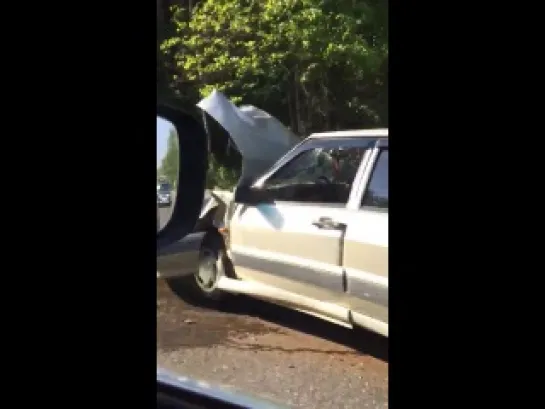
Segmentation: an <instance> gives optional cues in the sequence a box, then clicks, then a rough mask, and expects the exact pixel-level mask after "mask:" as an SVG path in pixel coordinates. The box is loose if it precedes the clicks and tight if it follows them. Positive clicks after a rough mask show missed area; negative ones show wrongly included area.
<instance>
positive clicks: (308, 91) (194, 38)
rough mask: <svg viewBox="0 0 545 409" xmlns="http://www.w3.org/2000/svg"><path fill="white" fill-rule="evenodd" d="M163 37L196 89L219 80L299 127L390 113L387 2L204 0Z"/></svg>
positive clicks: (365, 122)
mask: <svg viewBox="0 0 545 409" xmlns="http://www.w3.org/2000/svg"><path fill="white" fill-rule="evenodd" d="M173 11H174V14H173V24H174V26H175V28H176V35H174V36H172V37H170V38H168V39H167V40H165V41H164V42H163V44H162V50H163V51H164V52H167V53H170V55H171V56H172V57H173V59H174V61H175V64H176V67H177V70H178V73H179V74H180V75H183V76H184V77H185V78H186V80H187V81H190V82H191V83H192V84H194V85H195V86H196V87H197V89H198V91H199V93H200V96H201V97H202V96H206V95H208V94H209V93H210V92H211V90H212V89H214V88H217V89H220V90H222V91H223V92H225V93H226V94H227V95H228V96H229V97H230V98H231V99H232V100H234V101H235V102H244V103H252V104H254V105H257V106H259V107H261V108H263V109H265V110H267V111H269V112H271V113H272V114H273V115H275V116H277V117H279V118H280V119H283V120H284V122H285V123H286V124H289V125H290V126H291V127H292V129H294V130H295V131H296V132H298V133H301V134H307V133H309V132H312V131H315V130H324V129H335V128H348V127H368V126H375V125H384V124H386V121H387V113H386V112H385V108H386V104H385V98H386V93H387V88H386V87H387V82H386V81H385V77H386V75H387V58H388V38H387V18H388V9H387V2H385V1H383V0H382V1H380V0H374V1H373V0H366V1H361V0H360V1H357V0H203V1H201V2H200V3H199V4H198V5H197V6H196V7H195V8H194V9H193V12H192V15H191V18H190V19H187V11H186V10H184V9H182V8H181V7H173Z"/></svg>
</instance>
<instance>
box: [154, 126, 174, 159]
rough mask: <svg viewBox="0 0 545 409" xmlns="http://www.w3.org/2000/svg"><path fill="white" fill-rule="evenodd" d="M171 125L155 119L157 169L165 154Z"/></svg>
mask: <svg viewBox="0 0 545 409" xmlns="http://www.w3.org/2000/svg"><path fill="white" fill-rule="evenodd" d="M171 128H172V125H171V124H170V122H168V121H165V120H164V119H163V118H160V117H157V167H158V168H159V166H161V161H162V160H163V157H164V156H165V154H166V152H167V141H168V135H169V133H170V129H171Z"/></svg>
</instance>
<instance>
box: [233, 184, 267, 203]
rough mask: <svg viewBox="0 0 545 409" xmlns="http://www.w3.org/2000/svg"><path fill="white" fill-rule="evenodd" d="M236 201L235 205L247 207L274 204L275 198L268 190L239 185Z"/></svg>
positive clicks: (235, 196) (236, 191)
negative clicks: (239, 204)
mask: <svg viewBox="0 0 545 409" xmlns="http://www.w3.org/2000/svg"><path fill="white" fill-rule="evenodd" d="M234 201H235V203H241V204H246V205H257V204H260V203H270V202H272V201H273V196H272V194H271V192H270V191H269V190H267V189H263V188H258V187H252V186H249V185H239V186H237V187H236V189H235V195H234Z"/></svg>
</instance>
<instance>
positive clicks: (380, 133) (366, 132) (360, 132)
mask: <svg viewBox="0 0 545 409" xmlns="http://www.w3.org/2000/svg"><path fill="white" fill-rule="evenodd" d="M347 137H350V138H372V137H374V138H388V128H376V129H354V130H351V131H332V132H318V133H313V134H311V135H309V138H347Z"/></svg>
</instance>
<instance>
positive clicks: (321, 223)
mask: <svg viewBox="0 0 545 409" xmlns="http://www.w3.org/2000/svg"><path fill="white" fill-rule="evenodd" d="M312 224H313V225H314V226H316V227H318V228H319V229H325V230H343V229H344V228H346V224H344V223H339V222H336V221H335V220H333V219H332V218H331V217H320V218H319V219H318V220H316V221H313V222H312Z"/></svg>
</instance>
